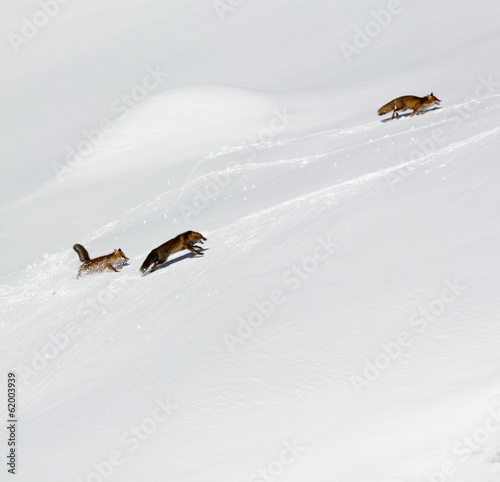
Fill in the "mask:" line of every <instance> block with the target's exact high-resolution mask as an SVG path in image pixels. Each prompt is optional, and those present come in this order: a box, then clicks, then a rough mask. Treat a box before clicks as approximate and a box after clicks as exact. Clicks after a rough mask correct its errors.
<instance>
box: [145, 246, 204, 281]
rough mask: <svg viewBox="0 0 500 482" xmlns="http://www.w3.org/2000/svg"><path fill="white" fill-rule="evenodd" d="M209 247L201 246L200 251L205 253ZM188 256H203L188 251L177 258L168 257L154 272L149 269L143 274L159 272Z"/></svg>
mask: <svg viewBox="0 0 500 482" xmlns="http://www.w3.org/2000/svg"><path fill="white" fill-rule="evenodd" d="M209 249H210V248H200V249H199V251H201V252H203V253H204V252H205V251H208V250H209ZM187 258H201V256H200V255H197V254H194V253H191V252H187V253H186V254H183V255H182V256H178V257H177V258H173V259H167V261H165V262H164V263H162V264H159V265H158V266H157V267H156V269H155V270H154V272H153V273H151V270H148V271H147V272H146V273H144V274H143V276H149V275H150V274H154V273H157V272H158V271H160V270H162V269H165V268H168V267H169V266H171V265H173V264H175V263H178V262H179V261H183V260H185V259H187Z"/></svg>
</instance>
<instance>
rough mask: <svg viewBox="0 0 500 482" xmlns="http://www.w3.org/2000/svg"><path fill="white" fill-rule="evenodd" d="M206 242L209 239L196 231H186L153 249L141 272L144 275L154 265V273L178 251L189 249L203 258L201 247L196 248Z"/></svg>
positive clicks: (152, 269)
mask: <svg viewBox="0 0 500 482" xmlns="http://www.w3.org/2000/svg"><path fill="white" fill-rule="evenodd" d="M206 240H207V238H205V237H204V236H203V235H202V234H200V233H197V232H195V231H186V232H185V233H182V234H179V235H178V236H176V237H175V238H173V239H171V240H170V241H167V242H166V243H164V244H162V245H161V246H158V247H157V248H155V249H153V251H151V253H149V254H148V256H147V257H146V259H145V260H144V263H142V266H141V272H143V273H144V271H146V270H147V269H148V268H149V267H150V266H151V265H153V267H152V268H151V273H152V272H153V271H154V270H155V269H156V268H157V266H158V265H159V264H163V263H165V261H167V258H168V257H169V256H170V255H171V254H174V253H177V251H181V250H183V249H187V250H189V251H191V252H192V253H194V254H199V255H200V256H203V253H202V252H201V251H198V250H199V249H202V248H201V247H200V246H196V243H201V244H203V241H206Z"/></svg>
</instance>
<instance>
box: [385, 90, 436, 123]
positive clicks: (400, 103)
mask: <svg viewBox="0 0 500 482" xmlns="http://www.w3.org/2000/svg"><path fill="white" fill-rule="evenodd" d="M440 102H441V101H440V100H439V99H438V98H437V97H436V96H435V95H434V94H433V93H432V92H431V93H430V94H429V95H426V96H425V97H417V96H416V95H403V96H402V97H398V98H397V99H393V100H391V101H390V102H388V103H387V104H385V105H384V106H383V107H381V108H380V109H379V110H378V115H384V114H388V113H389V112H391V110H392V117H391V119H394V116H396V117H399V114H398V111H404V110H406V109H412V110H413V112H412V113H411V116H410V117H413V116H414V115H415V114H416V113H417V112H418V113H419V114H423V113H424V112H425V111H426V110H427V109H428V108H429V107H430V106H431V105H433V104H437V105H439V103H440Z"/></svg>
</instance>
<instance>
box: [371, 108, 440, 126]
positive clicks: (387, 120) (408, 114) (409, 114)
mask: <svg viewBox="0 0 500 482" xmlns="http://www.w3.org/2000/svg"><path fill="white" fill-rule="evenodd" d="M440 109H442V107H437V106H436V107H431V108H429V109H427V110H426V111H425V112H423V113H422V114H415V116H417V115H418V116H419V117H420V116H421V115H424V114H427V112H432V111H434V110H440ZM410 116H411V112H407V113H406V114H399V116H398V117H395V118H394V119H391V118H390V117H388V118H387V119H382V120H381V122H382V123H384V124H385V123H386V122H390V121H391V120H397V119H401V118H402V117H410Z"/></svg>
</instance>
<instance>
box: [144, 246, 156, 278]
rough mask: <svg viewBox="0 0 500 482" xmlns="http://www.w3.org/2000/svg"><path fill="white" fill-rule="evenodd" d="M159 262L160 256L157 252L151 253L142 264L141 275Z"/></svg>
mask: <svg viewBox="0 0 500 482" xmlns="http://www.w3.org/2000/svg"><path fill="white" fill-rule="evenodd" d="M157 261H158V255H157V254H156V253H155V250H153V251H151V253H149V254H148V255H147V257H146V259H145V260H144V263H142V266H141V273H144V271H146V270H147V269H148V268H149V267H150V266H151V265H152V264H153V263H156V262H157Z"/></svg>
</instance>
